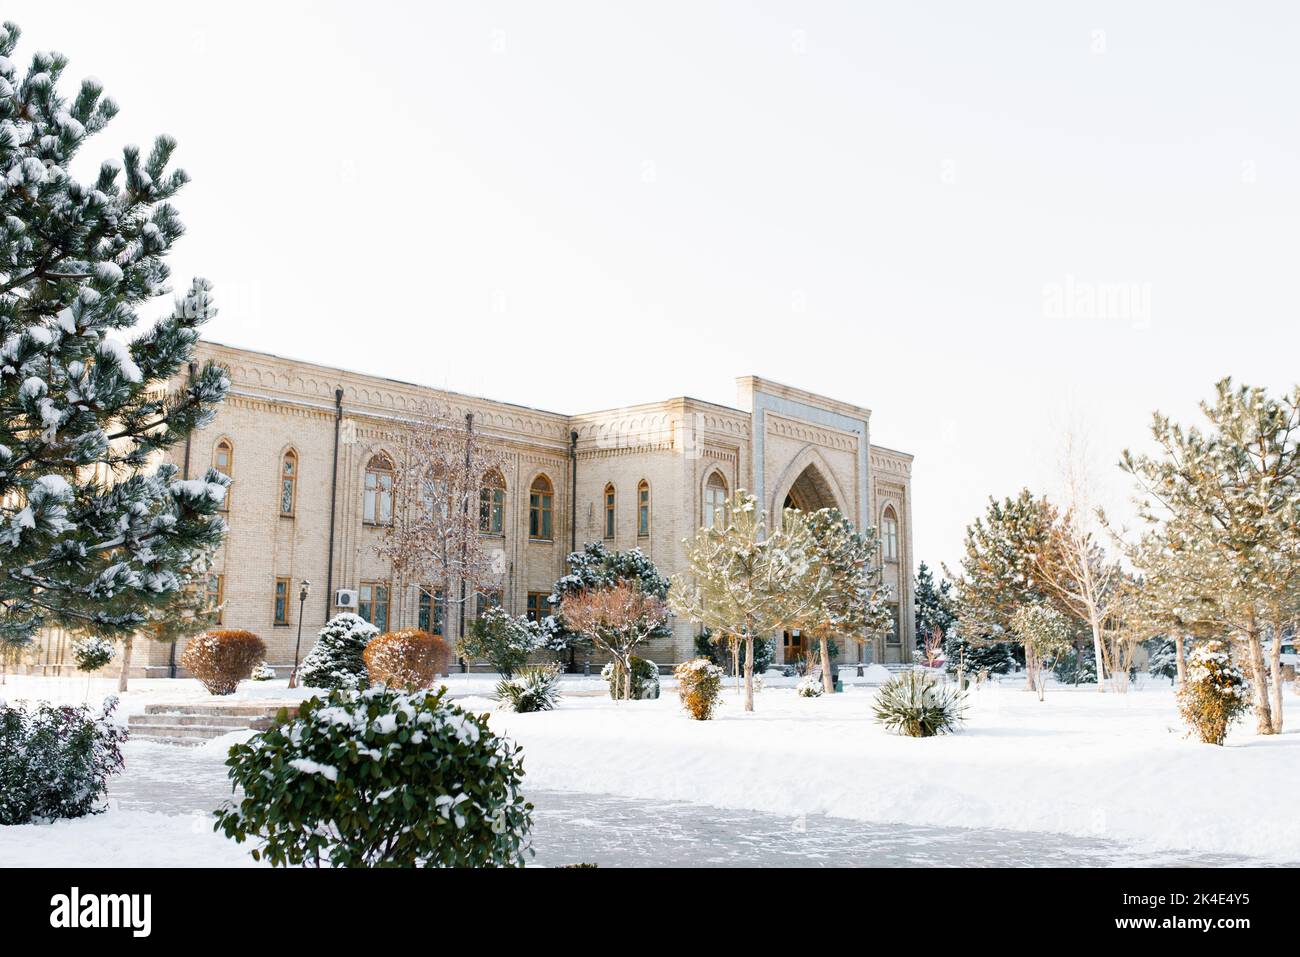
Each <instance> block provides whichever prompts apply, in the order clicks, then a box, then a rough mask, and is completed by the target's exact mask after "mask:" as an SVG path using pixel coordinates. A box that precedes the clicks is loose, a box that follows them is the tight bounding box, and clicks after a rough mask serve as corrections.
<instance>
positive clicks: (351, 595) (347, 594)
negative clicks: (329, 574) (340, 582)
mask: <svg viewBox="0 0 1300 957" xmlns="http://www.w3.org/2000/svg"><path fill="white" fill-rule="evenodd" d="M334 607H335V608H356V607H357V591H356V589H355V588H340V589H339V590H338V591H336V592H335V593H334Z"/></svg>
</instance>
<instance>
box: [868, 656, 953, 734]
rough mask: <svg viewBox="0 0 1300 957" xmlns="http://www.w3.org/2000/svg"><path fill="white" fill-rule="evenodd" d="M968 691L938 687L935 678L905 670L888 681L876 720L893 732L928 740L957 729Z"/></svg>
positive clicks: (880, 694) (877, 704)
mask: <svg viewBox="0 0 1300 957" xmlns="http://www.w3.org/2000/svg"><path fill="white" fill-rule="evenodd" d="M965 698H966V695H965V692H962V691H958V690H957V689H956V688H950V687H946V686H944V685H941V684H939V681H938V679H936V678H935V677H934V676H933V675H927V674H925V673H924V672H920V671H905V672H903V673H902V674H900V675H895V676H894V677H893V678H890V679H889V681H887V682H885V684H883V685H882V686H881V688H880V690H879V691H878V692H876V701H875V706H874V708H873V710H874V712H875V715H876V720H877V721H879V722H880V723H881V724H883V725H884V726H885V727H886V728H888V729H889V730H891V731H895V732H897V733H899V734H905V735H908V736H910V737H913V738H929V737H933V736H934V735H937V734H949V733H950V732H953V731H956V730H957V725H958V723H959V722H960V721H961V720H962V717H963V715H962V712H963V710H964V706H963V702H964V701H965Z"/></svg>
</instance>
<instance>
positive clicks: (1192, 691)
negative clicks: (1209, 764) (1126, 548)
mask: <svg viewBox="0 0 1300 957" xmlns="http://www.w3.org/2000/svg"><path fill="white" fill-rule="evenodd" d="M1249 691H1250V686H1249V685H1248V684H1247V683H1246V676H1245V675H1244V674H1243V673H1242V671H1241V669H1240V668H1238V667H1237V666H1236V665H1235V664H1234V663H1233V661H1232V658H1231V656H1230V655H1229V654H1228V650H1227V647H1226V646H1225V645H1224V643H1223V642H1221V641H1207V642H1205V644H1203V645H1201V646H1200V647H1199V648H1197V649H1196V650H1194V651H1193V652H1192V653H1191V655H1190V656H1188V659H1187V682H1186V684H1184V685H1183V687H1182V688H1181V689H1179V691H1178V713H1179V714H1180V715H1182V718H1183V720H1184V721H1185V722H1187V724H1188V725H1190V726H1191V729H1192V731H1193V733H1195V734H1196V736H1197V737H1198V738H1200V739H1201V740H1202V741H1204V742H1205V743H1206V744H1217V745H1222V744H1223V740H1224V738H1226V737H1227V736H1228V728H1229V726H1230V725H1231V724H1232V723H1233V722H1234V721H1236V720H1237V719H1238V718H1240V717H1241V716H1242V715H1243V714H1245V713H1246V712H1247V711H1249V710H1250V699H1249Z"/></svg>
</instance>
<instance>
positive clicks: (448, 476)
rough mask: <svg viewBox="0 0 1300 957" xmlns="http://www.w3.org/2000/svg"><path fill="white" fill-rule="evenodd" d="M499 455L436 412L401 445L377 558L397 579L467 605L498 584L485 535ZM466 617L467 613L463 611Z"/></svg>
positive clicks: (465, 425) (497, 556)
mask: <svg viewBox="0 0 1300 957" xmlns="http://www.w3.org/2000/svg"><path fill="white" fill-rule="evenodd" d="M503 461H504V460H503V457H502V455H501V453H500V452H498V451H497V450H496V449H494V448H492V447H491V446H489V445H486V444H485V443H484V442H483V441H482V438H481V436H480V435H479V433H478V432H476V431H475V430H474V416H473V413H467V414H466V415H465V416H464V417H463V418H461V417H458V416H456V415H455V414H454V413H453V412H452V411H451V409H450V408H449V407H448V406H445V405H434V406H432V407H431V408H430V409H429V410H428V411H426V412H425V413H423V414H422V415H421V416H420V417H419V418H418V419H417V420H416V421H414V422H413V423H411V424H410V426H409V427H408V428H406V429H405V430H404V431H403V432H402V433H401V435H400V436H399V438H398V450H397V462H396V465H395V470H396V475H395V476H394V483H393V492H394V496H395V501H396V507H395V508H394V510H393V521H392V524H391V525H390V526H389V527H388V532H387V534H386V535H385V536H384V539H383V541H382V542H381V543H380V544H379V546H378V551H379V553H380V554H381V555H383V556H385V557H386V558H388V559H389V561H390V562H392V568H393V577H394V578H396V579H398V580H401V581H403V582H406V583H408V584H414V585H418V586H419V587H420V588H423V589H424V590H425V591H427V592H429V593H431V594H432V593H433V592H435V591H442V593H443V596H444V599H445V601H447V602H448V603H449V604H456V605H459V606H463V605H464V604H465V602H466V601H467V600H469V599H470V598H472V597H474V596H475V595H477V594H478V593H479V592H481V591H484V590H486V589H488V588H491V587H494V586H495V585H496V584H497V583H498V582H499V581H500V579H501V574H502V571H503V569H502V567H501V553H500V551H499V550H497V549H493V548H490V547H489V540H488V539H485V538H484V536H483V534H482V533H483V531H485V530H489V529H490V528H491V527H492V526H491V522H492V511H491V510H492V508H493V507H494V504H493V496H492V490H493V489H494V488H496V487H499V484H500V482H501V478H500V474H501V472H500V470H501V465H502V463H503ZM461 614H462V616H463V614H464V612H463V608H462V612H461Z"/></svg>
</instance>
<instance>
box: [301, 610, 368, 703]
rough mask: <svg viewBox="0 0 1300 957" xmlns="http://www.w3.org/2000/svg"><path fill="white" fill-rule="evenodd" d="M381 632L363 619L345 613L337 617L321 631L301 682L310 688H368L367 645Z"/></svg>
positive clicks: (302, 670)
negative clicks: (365, 657) (365, 656)
mask: <svg viewBox="0 0 1300 957" xmlns="http://www.w3.org/2000/svg"><path fill="white" fill-rule="evenodd" d="M378 634H379V629H378V628H376V627H375V626H374V625H372V624H370V622H368V621H366V620H365V619H364V618H362V617H361V616H360V615H354V614H352V613H351V612H344V613H343V614H341V615H335V616H334V617H333V618H331V619H330V620H329V621H327V622H326V623H325V627H324V628H322V629H321V630H320V633H319V637H318V638H317V639H316V644H315V645H314V646H312V649H311V653H310V654H309V655H307V657H306V659H304V661H303V663H302V668H301V669H300V670H299V672H298V680H299V681H300V682H301V683H302V684H304V685H306V686H307V687H308V688H324V689H326V690H330V691H332V690H333V689H335V688H364V687H365V686H366V679H367V675H366V662H365V659H364V657H363V656H364V655H365V651H366V645H368V644H370V642H371V640H372V639H374V638H375V636H376V635H378Z"/></svg>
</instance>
